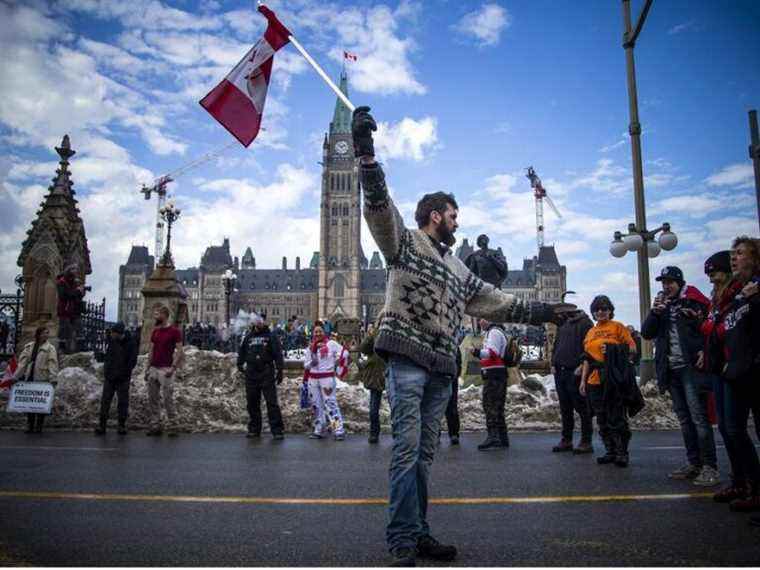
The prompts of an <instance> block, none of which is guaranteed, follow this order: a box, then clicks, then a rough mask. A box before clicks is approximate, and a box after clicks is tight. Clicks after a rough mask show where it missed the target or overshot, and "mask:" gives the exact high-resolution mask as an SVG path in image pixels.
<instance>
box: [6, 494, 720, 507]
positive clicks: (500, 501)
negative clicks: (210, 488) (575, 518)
mask: <svg viewBox="0 0 760 570" xmlns="http://www.w3.org/2000/svg"><path fill="white" fill-rule="evenodd" d="M712 495H713V493H677V494H660V495H568V496H554V497H551V496H549V497H472V498H440V499H430V503H431V504H434V505H519V504H530V503H587V502H589V503H591V502H620V501H674V500H682V499H704V498H707V497H712ZM0 498H11V499H63V500H67V499H74V500H85V501H145V502H167V503H235V504H243V505H300V506H306V505H327V506H356V505H359V506H361V505H387V504H388V501H387V500H386V499H381V498H365V499H330V498H327V499H309V498H305V497H304V498H298V497H294V498H286V497H212V496H192V495H129V494H109V493H55V492H48V491H0Z"/></svg>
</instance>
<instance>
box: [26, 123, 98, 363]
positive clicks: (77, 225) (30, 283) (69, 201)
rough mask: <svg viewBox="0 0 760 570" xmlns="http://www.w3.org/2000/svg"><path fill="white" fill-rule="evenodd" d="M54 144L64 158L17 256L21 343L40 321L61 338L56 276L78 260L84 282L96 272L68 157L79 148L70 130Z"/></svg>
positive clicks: (52, 333)
mask: <svg viewBox="0 0 760 570" xmlns="http://www.w3.org/2000/svg"><path fill="white" fill-rule="evenodd" d="M55 150H56V152H57V153H58V156H60V158H61V160H60V162H59V165H60V166H59V167H58V169H57V170H56V177H55V178H53V184H52V185H51V186H49V187H48V194H47V196H45V200H44V201H43V202H42V204H41V205H40V209H39V210H37V217H36V218H35V219H34V221H33V222H32V227H31V228H30V229H29V230H28V231H27V234H28V235H27V238H26V239H25V240H24V242H23V243H22V244H21V253H20V255H19V257H18V262H17V263H18V265H19V266H20V267H22V268H23V269H22V272H23V275H24V283H25V289H24V326H23V330H22V335H21V336H22V342H21V343H18V344H17V346H18V347H19V348H21V347H23V346H24V343H26V342H28V341H30V340H32V339H33V338H34V330H35V329H36V328H37V327H38V326H46V327H48V329H49V330H50V336H51V338H57V336H58V316H57V310H56V308H57V304H58V293H57V292H56V287H55V279H56V277H57V276H58V275H59V274H60V273H62V272H63V270H64V269H65V268H67V267H69V266H71V265H74V266H76V268H77V273H78V274H79V279H80V281H82V282H83V281H84V278H85V276H86V275H89V274H91V273H92V266H91V265H90V250H89V249H88V247H87V236H86V235H85V231H84V224H83V223H82V219H81V217H80V216H79V208H77V200H76V199H75V198H74V195H75V192H74V189H73V185H74V183H73V182H72V181H71V173H70V172H69V159H70V158H71V157H72V156H74V154H76V151H74V150H73V149H72V148H71V142H70V141H69V135H65V136H64V137H63V140H62V141H61V146H60V147H56V149H55Z"/></svg>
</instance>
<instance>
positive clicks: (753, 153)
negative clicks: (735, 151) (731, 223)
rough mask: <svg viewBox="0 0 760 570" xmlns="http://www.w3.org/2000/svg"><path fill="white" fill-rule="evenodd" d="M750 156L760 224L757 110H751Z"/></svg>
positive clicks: (759, 163)
mask: <svg viewBox="0 0 760 570" xmlns="http://www.w3.org/2000/svg"><path fill="white" fill-rule="evenodd" d="M749 136H750V141H751V143H752V144H751V145H750V147H749V157H750V158H751V159H752V162H753V164H754V166H755V195H756V196H757V223H758V225H760V134H758V129H757V111H756V110H755V109H752V110H751V111H750V112H749Z"/></svg>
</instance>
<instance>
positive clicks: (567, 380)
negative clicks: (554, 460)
mask: <svg viewBox="0 0 760 570" xmlns="http://www.w3.org/2000/svg"><path fill="white" fill-rule="evenodd" d="M593 326H594V323H592V322H591V319H590V318H589V317H588V315H587V314H586V313H585V312H584V311H582V310H578V311H576V312H574V313H573V314H572V315H570V317H569V318H568V319H567V321H566V322H565V323H564V324H563V325H562V326H561V327H559V329H557V337H556V339H555V341H554V351H553V355H552V374H554V385H555V387H556V388H557V397H558V398H559V412H560V415H561V416H562V439H561V440H560V442H559V444H557V445H555V446H554V447H553V448H552V451H553V452H562V451H572V452H573V453H593V452H594V448H593V446H592V445H591V439H592V438H593V436H594V424H593V422H592V419H591V410H590V409H589V406H588V402H587V401H586V398H584V397H583V396H581V394H580V392H579V391H578V386H579V385H580V382H581V364H582V363H583V341H584V339H585V338H586V334H587V333H588V331H590V330H591V328H592V327H593ZM575 412H578V415H579V416H580V418H581V441H580V444H579V445H578V446H577V447H576V448H575V449H573V430H574V429H575Z"/></svg>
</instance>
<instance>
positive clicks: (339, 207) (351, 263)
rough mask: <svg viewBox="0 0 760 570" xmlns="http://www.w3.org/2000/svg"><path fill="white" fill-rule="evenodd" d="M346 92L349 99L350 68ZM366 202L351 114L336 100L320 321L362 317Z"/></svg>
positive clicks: (325, 196)
mask: <svg viewBox="0 0 760 570" xmlns="http://www.w3.org/2000/svg"><path fill="white" fill-rule="evenodd" d="M340 90H341V91H342V92H343V93H345V94H346V95H348V78H347V76H346V72H345V70H343V72H342V73H341V75H340ZM360 228H361V200H360V197H359V178H358V171H357V169H356V166H355V160H354V145H353V140H352V138H351V111H349V110H348V107H346V106H345V105H344V104H343V102H342V101H341V100H340V99H337V100H336V102H335V111H334V113H333V120H332V122H331V123H330V132H329V133H328V134H326V135H325V140H324V144H323V145H322V199H321V203H320V231H319V233H320V235H319V252H320V255H319V317H320V318H325V319H330V320H333V319H335V318H337V317H353V318H360V317H361V310H360V287H361V274H360V269H361V259H360V258H361V236H360Z"/></svg>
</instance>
